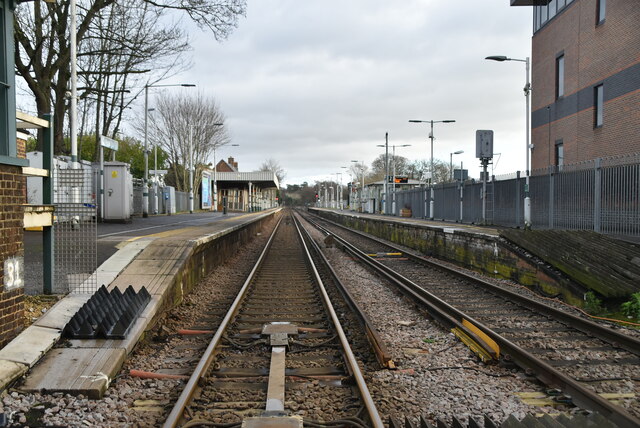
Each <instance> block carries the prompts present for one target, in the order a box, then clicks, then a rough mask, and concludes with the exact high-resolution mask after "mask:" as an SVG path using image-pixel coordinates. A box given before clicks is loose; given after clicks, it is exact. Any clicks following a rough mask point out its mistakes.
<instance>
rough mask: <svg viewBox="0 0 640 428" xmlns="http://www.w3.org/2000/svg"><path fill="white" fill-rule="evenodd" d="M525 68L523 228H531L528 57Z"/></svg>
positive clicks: (529, 84)
mask: <svg viewBox="0 0 640 428" xmlns="http://www.w3.org/2000/svg"><path fill="white" fill-rule="evenodd" d="M525 66H526V67H525V68H526V73H527V82H526V84H525V86H524V94H525V98H526V104H527V108H526V115H527V117H526V128H527V129H526V134H525V135H526V139H525V141H526V143H527V147H526V155H527V156H526V163H527V165H526V178H525V183H524V227H525V229H531V199H530V198H529V150H531V148H530V144H529V93H530V92H531V83H530V82H529V57H527V59H526V61H525Z"/></svg>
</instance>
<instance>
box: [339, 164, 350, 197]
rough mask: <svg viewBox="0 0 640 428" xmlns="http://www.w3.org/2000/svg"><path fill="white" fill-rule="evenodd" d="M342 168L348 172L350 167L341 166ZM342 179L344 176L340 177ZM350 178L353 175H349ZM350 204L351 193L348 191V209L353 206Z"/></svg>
mask: <svg viewBox="0 0 640 428" xmlns="http://www.w3.org/2000/svg"><path fill="white" fill-rule="evenodd" d="M340 168H342V169H347V170H348V168H349V167H346V166H341V167H340ZM340 177H341V179H342V176H340ZM349 178H351V174H350V173H349ZM347 190H349V189H347ZM350 202H351V192H350V191H347V207H349V206H350V205H351V204H350Z"/></svg>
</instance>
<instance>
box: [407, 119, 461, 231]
mask: <svg viewBox="0 0 640 428" xmlns="http://www.w3.org/2000/svg"><path fill="white" fill-rule="evenodd" d="M409 122H411V123H430V124H431V132H430V133H429V139H430V140H431V161H430V162H429V164H430V166H429V170H430V171H429V172H430V173H431V177H430V179H429V181H430V183H429V184H431V192H430V193H429V195H430V196H429V218H430V219H433V208H434V199H433V178H434V177H433V139H434V137H433V124H434V123H453V122H455V120H453V119H446V120H417V119H412V120H409Z"/></svg>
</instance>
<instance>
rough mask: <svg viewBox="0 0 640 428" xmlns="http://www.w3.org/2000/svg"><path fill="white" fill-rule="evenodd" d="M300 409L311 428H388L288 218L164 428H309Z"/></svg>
mask: <svg viewBox="0 0 640 428" xmlns="http://www.w3.org/2000/svg"><path fill="white" fill-rule="evenodd" d="M283 261H284V263H283ZM202 333H206V332H202ZM310 403H316V404H318V403H319V405H317V406H312V405H311V404H310ZM298 409H304V410H305V411H306V416H305V417H304V424H305V425H308V426H328V425H331V424H333V425H335V424H336V423H337V422H338V421H339V422H340V424H341V425H342V426H355V427H361V426H372V427H382V426H383V425H382V422H381V420H380V416H379V415H378V413H377V410H376V408H375V405H374V404H373V400H372V399H371V397H370V395H369V392H368V389H367V387H366V384H365V383H364V378H363V375H362V373H361V371H360V368H359V367H358V364H357V363H356V360H355V357H354V354H353V351H352V350H351V349H350V347H349V344H348V343H347V339H346V337H345V335H344V332H343V330H342V327H341V326H340V323H339V320H338V317H337V316H336V313H335V311H334V310H333V308H332V305H331V302H330V301H329V297H328V294H327V291H326V290H325V288H324V286H323V283H322V280H321V278H320V275H319V274H318V269H317V268H316V267H315V266H314V264H313V261H312V259H311V257H310V255H309V251H308V249H307V248H306V245H305V244H304V240H303V238H302V235H301V232H300V230H299V227H298V225H297V224H296V223H295V221H294V219H293V218H292V217H291V216H284V219H283V220H281V221H280V223H279V224H278V226H277V227H276V229H275V231H274V233H273V235H272V236H271V238H270V239H269V242H268V244H267V246H266V248H265V250H264V252H263V253H262V255H261V256H260V258H259V260H258V262H257V263H256V265H255V267H254V268H253V271H252V272H251V274H250V276H249V278H248V279H247V281H246V282H245V284H244V285H243V287H242V289H241V290H240V292H239V293H238V295H237V297H236V298H235V300H234V302H233V304H232V305H231V308H230V309H229V311H228V312H227V313H226V315H225V316H224V319H223V320H222V322H221V323H220V327H219V329H218V330H217V331H216V332H215V334H213V338H212V339H211V342H210V343H209V345H208V346H207V349H206V351H205V353H204V355H203V357H202V358H201V359H200V361H199V362H198V364H197V366H196V368H195V370H194V372H193V375H192V376H191V377H190V379H189V381H188V382H187V385H186V386H185V389H184V390H183V392H182V394H181V395H180V397H179V398H178V400H177V402H176V404H175V406H174V407H173V410H172V411H171V413H170V414H169V416H168V418H167V420H166V422H165V424H164V426H165V427H175V426H184V427H187V426H200V425H211V424H218V425H217V426H219V424H225V425H224V426H227V427H231V426H241V425H242V424H243V421H244V423H245V424H248V425H247V426H262V425H263V424H265V423H267V424H272V423H276V424H278V425H277V426H302V423H303V419H302V418H301V417H297V416H290V413H291V411H292V410H298ZM274 418H275V419H274ZM274 426H275V425H274Z"/></svg>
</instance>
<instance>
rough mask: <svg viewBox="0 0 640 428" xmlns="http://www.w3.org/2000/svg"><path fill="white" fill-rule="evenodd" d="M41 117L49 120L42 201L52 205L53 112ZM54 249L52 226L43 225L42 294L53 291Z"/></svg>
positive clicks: (43, 138)
mask: <svg viewBox="0 0 640 428" xmlns="http://www.w3.org/2000/svg"><path fill="white" fill-rule="evenodd" d="M43 118H44V119H45V120H47V121H48V122H49V126H48V127H46V128H43V129H42V133H43V136H42V140H43V141H42V168H43V169H46V170H48V171H49V174H48V176H46V177H43V179H42V203H43V204H44V205H53V203H54V198H53V195H54V192H53V179H54V177H53V175H54V169H53V114H45V115H44V116H43ZM54 250H55V234H54V232H53V226H45V227H43V228H42V280H43V284H42V286H43V289H42V291H43V293H44V294H52V293H53V283H54V264H55V257H54Z"/></svg>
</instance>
